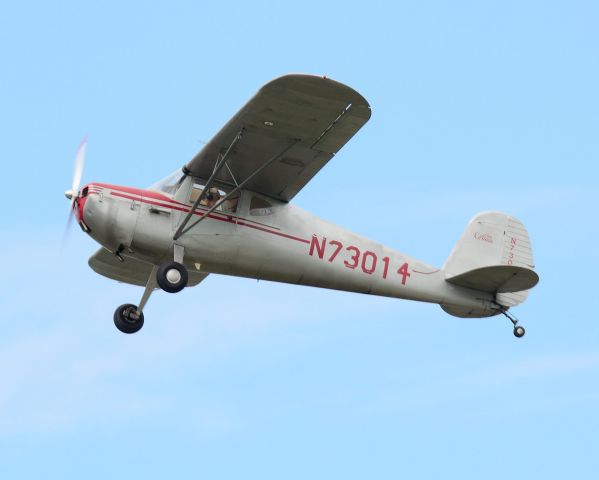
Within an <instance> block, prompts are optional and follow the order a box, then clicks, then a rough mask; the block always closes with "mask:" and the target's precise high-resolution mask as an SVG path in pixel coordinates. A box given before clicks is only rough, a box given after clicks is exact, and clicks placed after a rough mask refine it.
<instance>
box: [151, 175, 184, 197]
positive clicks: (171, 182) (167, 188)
mask: <svg viewBox="0 0 599 480" xmlns="http://www.w3.org/2000/svg"><path fill="white" fill-rule="evenodd" d="M184 178H185V174H184V173H183V171H182V170H180V169H179V170H176V171H175V172H173V173H171V174H170V175H169V176H168V177H165V178H163V179H162V180H159V181H158V182H156V183H154V184H153V185H150V187H149V189H148V190H154V191H156V192H162V193H166V194H167V195H169V196H171V197H172V196H173V195H174V194H175V192H176V191H177V189H178V188H179V187H180V186H181V182H183V179H184Z"/></svg>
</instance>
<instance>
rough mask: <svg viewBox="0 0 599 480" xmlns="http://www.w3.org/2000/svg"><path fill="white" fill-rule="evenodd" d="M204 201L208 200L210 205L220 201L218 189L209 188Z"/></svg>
mask: <svg viewBox="0 0 599 480" xmlns="http://www.w3.org/2000/svg"><path fill="white" fill-rule="evenodd" d="M206 200H208V202H209V203H210V205H214V204H215V203H216V202H218V201H219V200H220V192H219V191H218V188H216V187H211V188H210V190H208V193H207V194H206Z"/></svg>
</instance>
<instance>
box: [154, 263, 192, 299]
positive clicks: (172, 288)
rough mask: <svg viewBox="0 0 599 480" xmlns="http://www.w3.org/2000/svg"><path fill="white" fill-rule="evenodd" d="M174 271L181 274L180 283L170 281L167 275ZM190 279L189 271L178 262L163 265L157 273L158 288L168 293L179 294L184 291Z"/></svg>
mask: <svg viewBox="0 0 599 480" xmlns="http://www.w3.org/2000/svg"><path fill="white" fill-rule="evenodd" d="M172 270H176V271H177V272H178V273H179V281H177V282H171V281H170V280H169V279H168V277H167V274H168V273H169V272H170V271H172ZM188 279H189V275H188V274H187V269H186V268H185V266H184V265H181V264H180V263H178V262H168V263H163V264H162V265H160V267H159V268H158V271H157V272H156V282H158V286H159V287H160V288H162V290H164V291H165V292H168V293H177V292H180V291H181V290H183V289H184V288H185V287H186V286H187V281H188Z"/></svg>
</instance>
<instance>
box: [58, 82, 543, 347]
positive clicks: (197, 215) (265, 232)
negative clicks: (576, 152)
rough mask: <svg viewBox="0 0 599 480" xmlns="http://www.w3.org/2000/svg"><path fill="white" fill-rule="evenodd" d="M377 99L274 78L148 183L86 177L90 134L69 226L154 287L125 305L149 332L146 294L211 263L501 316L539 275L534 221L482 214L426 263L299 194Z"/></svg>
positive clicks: (98, 263) (136, 281) (123, 321)
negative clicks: (440, 256) (346, 225)
mask: <svg viewBox="0 0 599 480" xmlns="http://www.w3.org/2000/svg"><path fill="white" fill-rule="evenodd" d="M370 114H371V110H370V106H369V104H368V102H367V101H366V100H365V98H364V97H363V96H362V95H360V94H359V93H358V92H356V91H355V90H353V89H352V88H350V87H348V86H346V85H344V84H342V83H339V82H337V81H334V80H332V79H330V78H327V77H326V76H325V77H322V76H315V75H306V74H290V75H285V76H282V77H279V78H276V79H274V80H272V81H270V82H269V83H267V84H266V85H264V86H263V87H262V88H261V89H260V90H259V91H258V92H257V93H256V94H255V95H254V97H252V98H251V99H250V100H249V101H248V102H247V103H246V104H245V105H244V106H243V107H242V108H241V110H239V111H238V112H237V113H236V114H235V115H234V116H233V117H232V118H231V119H230V120H229V121H228V122H227V124H226V125H225V126H224V127H222V128H221V130H220V131H219V132H218V133H216V135H215V136H214V137H213V138H212V139H211V140H210V141H209V142H208V143H207V144H206V145H205V146H204V147H203V148H202V149H201V150H200V151H199V152H198V153H197V154H196V155H195V157H193V158H192V159H191V160H190V161H189V162H188V163H186V164H185V165H184V166H183V167H182V168H181V169H180V170H178V171H176V172H174V173H173V174H171V175H169V176H168V177H166V178H165V179H163V180H161V181H159V182H157V183H155V184H154V185H152V186H150V187H149V188H146V189H142V188H132V187H125V186H119V185H111V184H106V183H97V182H93V183H87V184H86V185H85V186H84V187H83V188H81V189H80V188H79V184H80V181H81V176H82V171H83V163H84V158H85V150H86V142H83V143H82V144H81V145H80V148H79V150H78V152H77V156H76V161H75V173H74V176H73V182H72V186H71V189H69V190H67V191H66V192H65V196H66V197H67V198H68V199H69V200H70V201H71V203H70V207H69V208H70V210H69V212H70V213H69V223H70V222H71V219H72V218H73V217H74V218H75V219H76V221H77V223H78V224H79V226H80V227H81V229H82V230H83V231H84V232H85V233H86V234H88V235H89V236H91V237H92V238H93V239H94V240H95V241H97V242H98V243H99V244H100V245H101V248H100V249H99V250H98V251H97V252H96V253H95V254H94V255H92V256H91V258H90V259H89V266H90V267H91V268H92V269H93V270H94V271H95V272H97V273H99V274H100V275H104V276H106V277H108V278H110V279H113V280H117V281H119V282H124V283H128V284H132V285H139V286H142V287H144V290H143V294H142V296H141V299H140V301H139V303H138V304H137V305H134V304H124V305H121V306H119V307H117V309H116V311H115V312H114V316H113V320H114V324H115V326H116V327H117V328H118V329H119V330H120V331H121V332H124V333H127V334H131V333H135V332H137V331H139V330H140V329H141V328H142V326H143V324H144V311H145V307H146V304H147V302H148V300H149V298H150V295H151V294H152V293H153V292H154V291H155V290H157V289H162V290H164V291H165V292H169V293H176V292H180V291H181V290H182V289H183V288H185V287H191V286H195V285H197V284H199V283H201V282H202V281H203V280H204V279H205V278H206V277H207V276H208V275H210V274H222V275H234V276H239V277H246V278H253V279H259V280H270V281H274V282H285V283H289V284H297V285H308V286H313V287H321V288H327V289H334V290H343V291H347V292H357V293H363V294H370V295H380V296H385V297H395V298H399V299H407V300H416V301H421V302H429V303H437V304H439V305H440V306H441V308H442V309H443V310H444V311H445V312H447V313H449V314H450V315H453V316H456V317H476V318H483V317H491V316H495V315H500V314H502V315H504V316H505V317H507V318H508V319H509V320H510V321H511V323H512V324H513V333H514V335H515V336H516V337H522V336H524V334H525V329H524V327H522V326H521V325H520V324H519V322H518V319H517V318H516V317H515V316H514V315H513V314H512V313H511V312H510V311H509V310H510V308H512V307H515V306H516V305H519V304H521V303H522V302H524V300H526V298H527V295H528V291H529V290H530V289H531V288H532V287H534V286H535V285H536V284H537V283H538V281H539V276H538V275H537V273H536V272H535V271H534V262H533V256H532V248H531V243H530V238H529V235H528V232H527V231H526V229H525V227H524V225H523V224H522V222H520V221H519V220H518V219H516V218H514V217H512V216H510V215H507V214H505V213H501V212H483V213H479V214H477V215H475V216H474V218H472V220H471V221H470V223H469V224H468V225H467V227H466V229H465V231H464V233H463V234H462V237H461V238H460V239H459V241H458V242H457V244H456V245H455V247H454V248H453V250H452V252H451V253H450V255H449V257H448V259H447V261H446V262H445V264H444V265H443V266H442V267H441V268H438V267H435V266H432V265H429V264H427V263H425V262H423V261H420V260H417V259H415V258H412V257H410V256H408V255H405V254H404V253H401V252H399V251H396V250H394V249H392V248H390V247H387V246H384V245H382V244H380V243H378V242H375V241H373V240H370V239H367V238H365V237H363V236H360V235H358V234H356V233H353V232H350V231H348V230H345V229H343V228H341V227H338V226H336V225H334V224H332V223H330V222H327V221H325V220H322V219H320V218H317V217H316V216H314V215H312V214H310V213H308V212H307V211H305V210H302V209H301V208H299V207H297V206H295V205H293V204H291V203H290V201H291V200H292V199H293V198H294V197H295V195H296V194H297V193H298V192H299V191H300V190H301V189H302V188H303V187H304V186H305V185H306V184H307V183H308V182H309V181H310V179H311V178H312V177H314V175H316V173H318V171H319V170H320V169H321V168H322V167H323V166H324V165H326V164H327V162H328V161H329V160H331V159H332V158H333V157H334V156H335V155H336V154H337V152H339V150H340V149H341V148H342V147H343V145H345V144H346V143H347V142H348V141H349V140H350V138H351V137H353V136H354V134H356V132H357V131H358V130H360V128H361V127H362V126H364V124H365V123H366V122H367V121H368V120H369V118H370Z"/></svg>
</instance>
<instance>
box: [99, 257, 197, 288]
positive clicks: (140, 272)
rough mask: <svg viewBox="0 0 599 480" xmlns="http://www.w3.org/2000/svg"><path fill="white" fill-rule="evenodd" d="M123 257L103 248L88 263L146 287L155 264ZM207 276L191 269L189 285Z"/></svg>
mask: <svg viewBox="0 0 599 480" xmlns="http://www.w3.org/2000/svg"><path fill="white" fill-rule="evenodd" d="M123 258H124V262H121V261H120V260H119V259H118V258H117V257H116V256H115V255H114V254H113V253H111V252H109V251H108V250H106V249H105V248H101V249H99V250H98V251H97V252H96V253H94V254H93V255H92V256H91V257H90V259H89V261H88V263H89V266H90V267H91V268H92V270H93V271H94V272H96V273H99V274H100V275H103V276H105V277H108V278H110V279H112V280H116V281H117V282H123V283H129V284H131V285H139V286H141V287H145V286H146V284H147V282H148V278H149V277H150V274H151V273H152V268H153V265H152V264H151V263H147V262H144V261H142V260H139V259H137V258H133V257H128V256H124V257H123ZM207 276H208V274H207V273H198V272H194V271H189V282H188V283H187V285H188V286H190V287H193V286H194V285H197V284H198V283H200V282H201V281H202V280H204V278H206V277H207Z"/></svg>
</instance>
